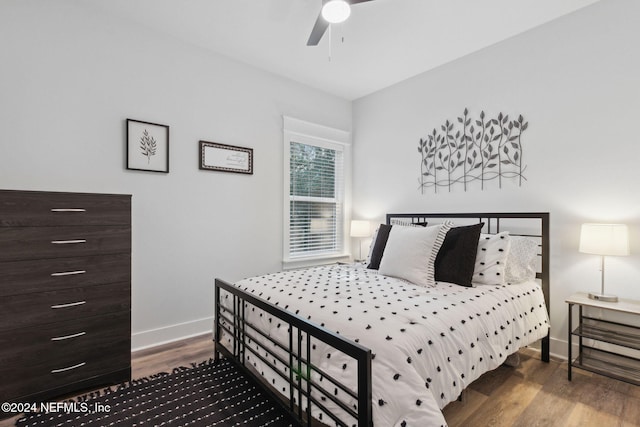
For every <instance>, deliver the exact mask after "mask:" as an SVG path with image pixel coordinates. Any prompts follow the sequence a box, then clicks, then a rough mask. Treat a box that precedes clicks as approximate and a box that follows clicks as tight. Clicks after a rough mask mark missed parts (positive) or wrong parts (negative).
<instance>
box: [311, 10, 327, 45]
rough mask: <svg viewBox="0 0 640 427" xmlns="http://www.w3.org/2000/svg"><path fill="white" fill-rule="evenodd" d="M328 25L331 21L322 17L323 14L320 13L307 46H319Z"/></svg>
mask: <svg viewBox="0 0 640 427" xmlns="http://www.w3.org/2000/svg"><path fill="white" fill-rule="evenodd" d="M328 27H329V23H328V22H327V21H325V20H324V18H322V15H318V19H316V23H315V25H314V26H313V30H311V35H310V36H309V40H308V41H307V46H317V45H318V43H319V42H320V39H321V38H322V36H323V35H324V33H325V31H327V28H328Z"/></svg>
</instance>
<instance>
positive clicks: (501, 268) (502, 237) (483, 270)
mask: <svg viewBox="0 0 640 427" xmlns="http://www.w3.org/2000/svg"><path fill="white" fill-rule="evenodd" d="M509 237H510V236H509V232H508V231H503V232H502V233H498V234H481V235H480V240H479V241H478V251H477V254H476V266H475V268H474V270H473V279H471V283H472V284H473V285H504V284H505V266H506V261H507V256H508V255H509V247H510V245H511V241H510V238H509Z"/></svg>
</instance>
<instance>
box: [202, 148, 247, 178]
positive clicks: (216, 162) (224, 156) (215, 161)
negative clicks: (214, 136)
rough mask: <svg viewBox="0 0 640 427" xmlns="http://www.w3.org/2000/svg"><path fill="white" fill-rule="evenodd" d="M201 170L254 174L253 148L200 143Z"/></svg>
mask: <svg viewBox="0 0 640 427" xmlns="http://www.w3.org/2000/svg"><path fill="white" fill-rule="evenodd" d="M200 169H202V170H213V171H220V172H235V173H244V174H248V175H252V174H253V148H245V147H236V146H235V145H226V144H218V143H217V142H207V141H200Z"/></svg>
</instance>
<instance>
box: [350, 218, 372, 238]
mask: <svg viewBox="0 0 640 427" xmlns="http://www.w3.org/2000/svg"><path fill="white" fill-rule="evenodd" d="M370 235H371V229H370V227H369V221H362V220H355V219H354V220H353V221H351V237H368V236H370Z"/></svg>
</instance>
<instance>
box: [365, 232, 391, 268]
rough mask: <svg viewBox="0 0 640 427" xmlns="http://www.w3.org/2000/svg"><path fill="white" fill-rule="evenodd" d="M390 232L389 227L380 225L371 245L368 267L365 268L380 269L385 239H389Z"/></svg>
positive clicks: (385, 243)
mask: <svg viewBox="0 0 640 427" xmlns="http://www.w3.org/2000/svg"><path fill="white" fill-rule="evenodd" d="M390 231H391V226H390V225H387V224H380V227H378V231H377V232H376V235H375V237H374V240H373V242H372V243H371V251H370V252H371V255H370V257H369V265H368V266H367V268H371V269H373V270H377V269H378V268H379V267H380V260H381V259H382V254H383V253H384V248H385V247H386V245H387V239H388V238H389V232H390Z"/></svg>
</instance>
